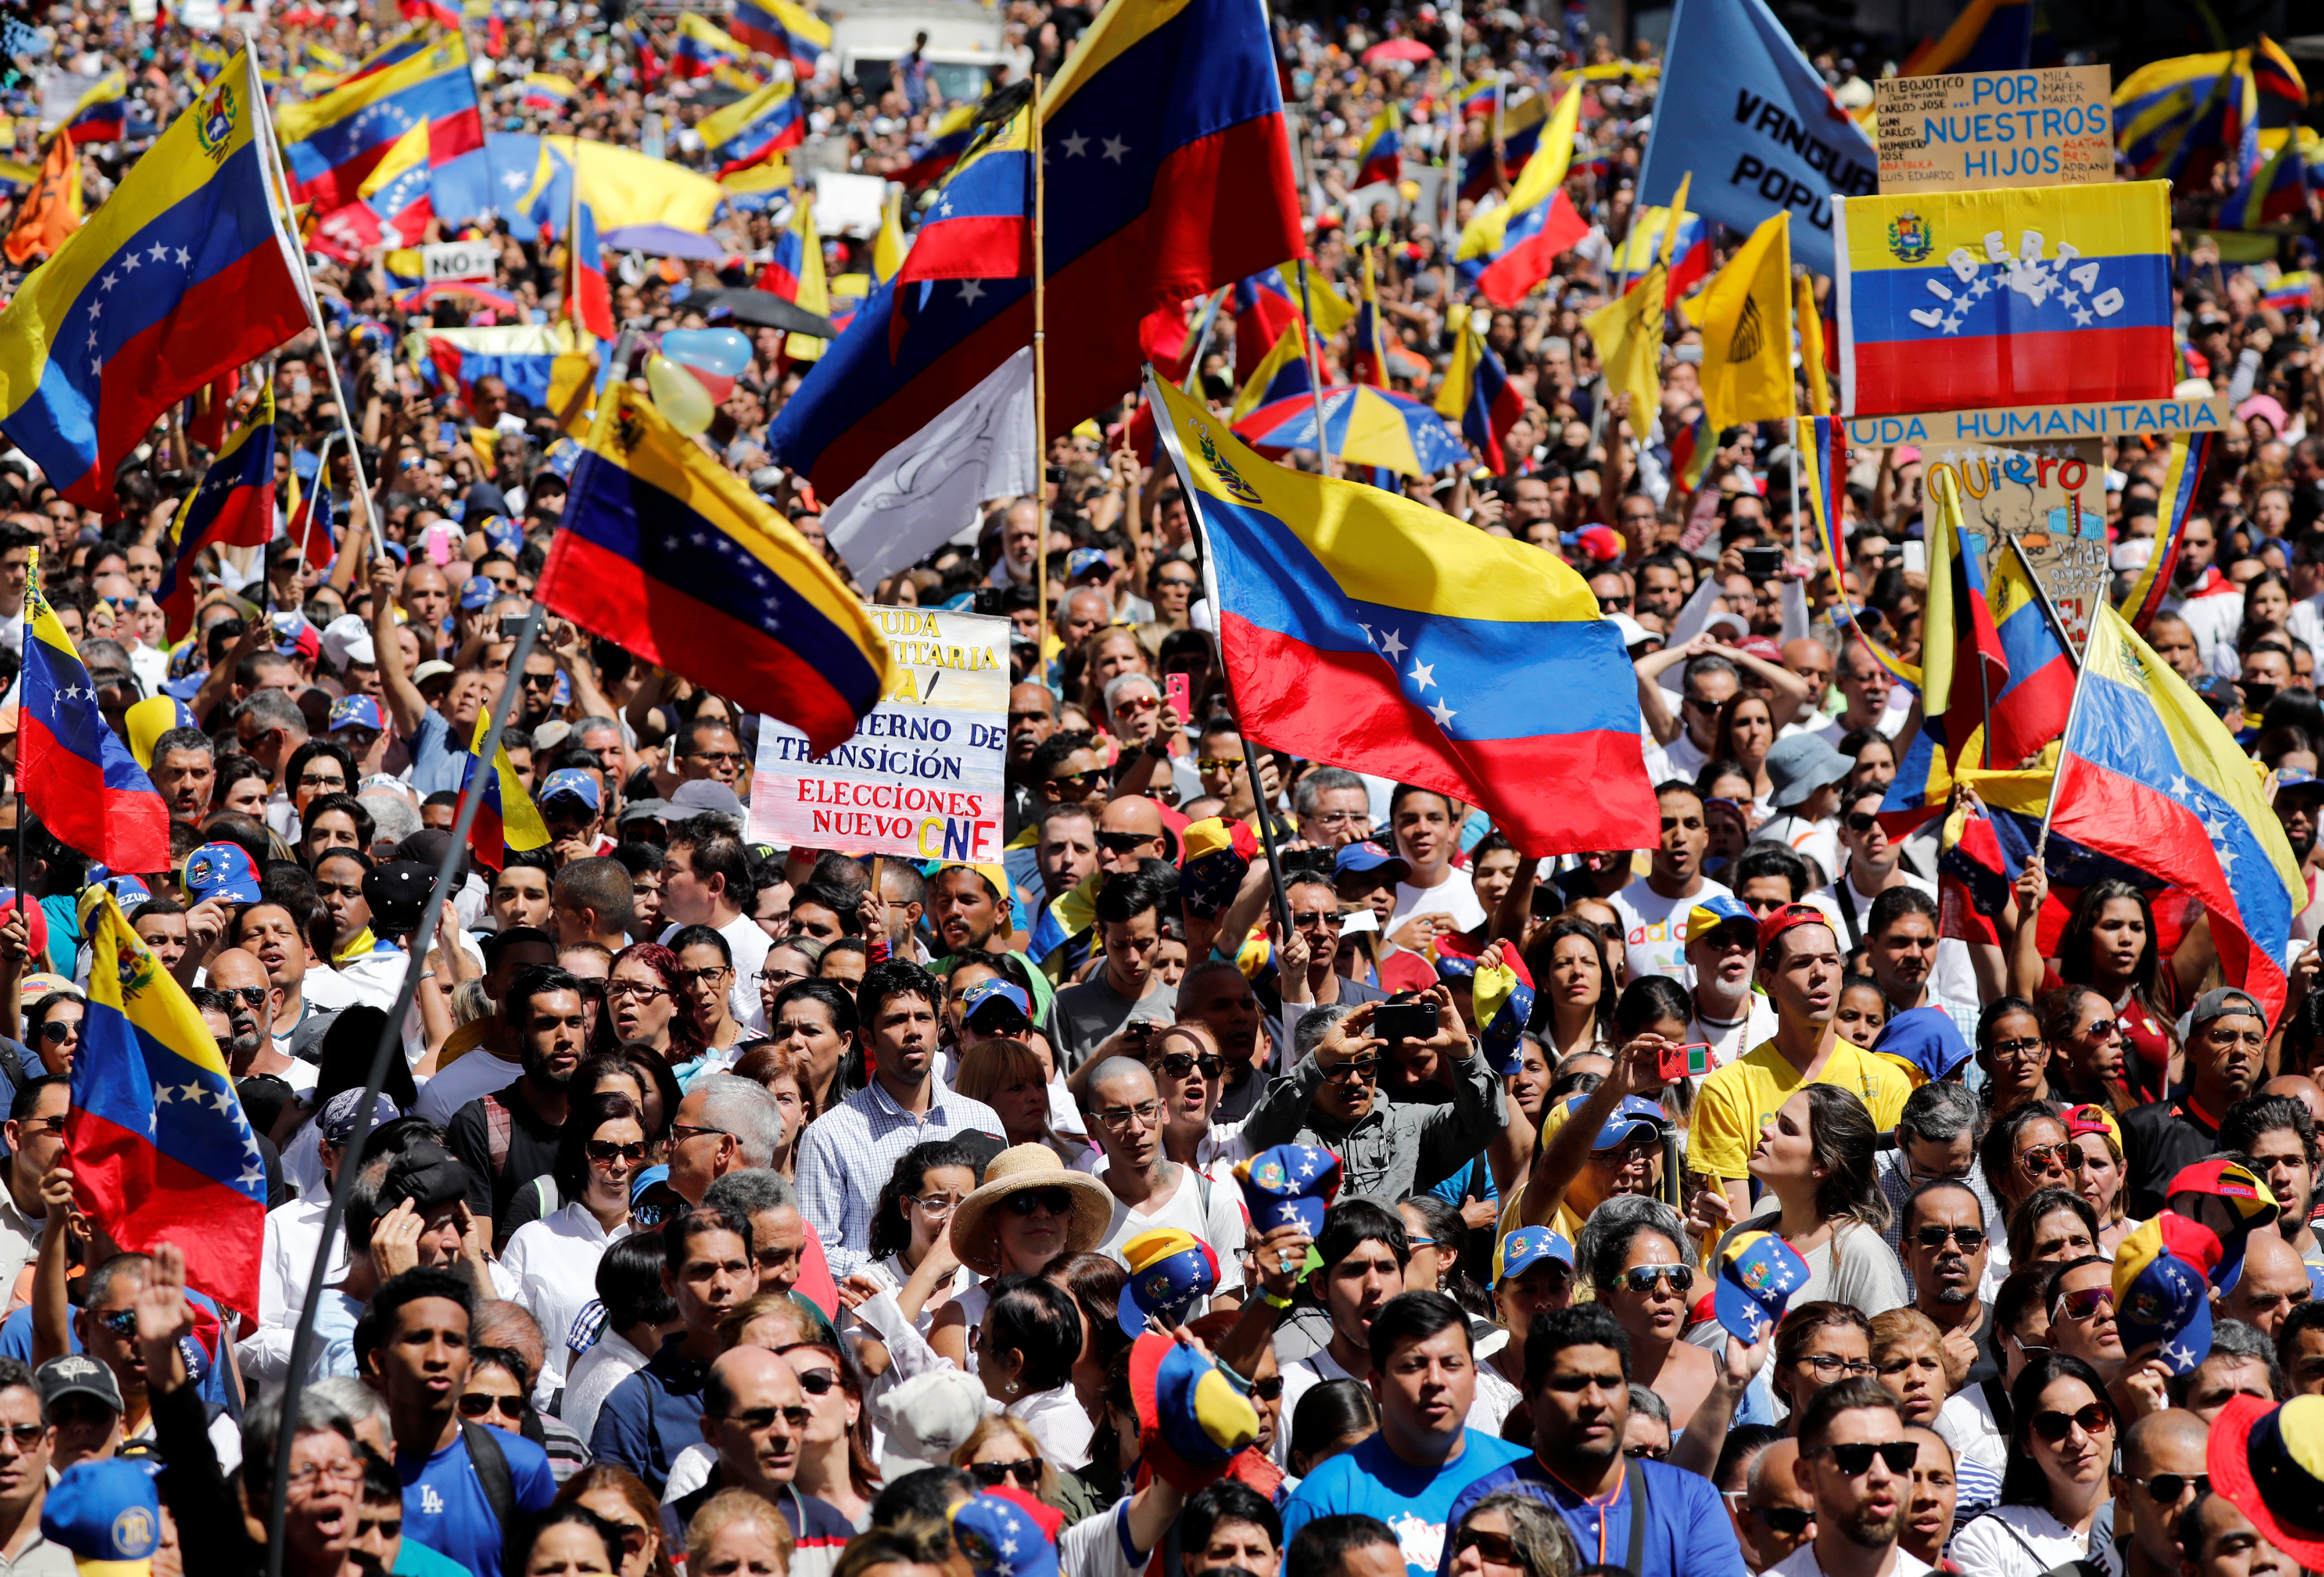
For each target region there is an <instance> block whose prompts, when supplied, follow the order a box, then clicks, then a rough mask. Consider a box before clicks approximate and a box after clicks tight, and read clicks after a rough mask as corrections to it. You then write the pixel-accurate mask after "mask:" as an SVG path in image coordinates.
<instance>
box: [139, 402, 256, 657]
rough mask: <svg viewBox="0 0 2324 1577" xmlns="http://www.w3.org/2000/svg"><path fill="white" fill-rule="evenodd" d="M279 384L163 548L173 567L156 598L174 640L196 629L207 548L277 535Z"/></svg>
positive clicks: (190, 497)
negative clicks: (199, 570) (200, 567)
mask: <svg viewBox="0 0 2324 1577" xmlns="http://www.w3.org/2000/svg"><path fill="white" fill-rule="evenodd" d="M274 446H275V429H274V385H273V384H272V383H268V384H266V385H265V386H264V387H263V389H262V390H261V391H260V392H259V396H258V400H257V402H256V403H255V404H254V405H253V406H252V407H251V408H250V413H249V415H247V416H246V417H244V419H243V420H242V424H241V425H240V426H239V427H237V428H235V430H234V436H232V437H231V438H227V439H226V447H224V448H222V449H220V450H219V451H218V457H217V459H216V460H213V461H212V462H211V463H210V467H209V469H208V471H206V472H204V473H203V474H202V480H201V485H199V486H198V487H196V488H195V489H194V490H193V491H192V492H191V493H188V494H186V496H185V499H184V501H183V502H181V503H180V504H179V505H178V512H177V514H176V516H175V517H174V518H173V519H172V520H171V522H170V538H169V540H168V542H166V543H165V544H163V551H164V553H165V554H166V555H167V556H168V559H169V563H168V566H167V567H165V568H164V569H163V570H162V571H161V585H160V586H157V587H155V588H154V592H153V599H154V601H156V602H158V603H160V604H161V611H162V613H163V615H164V617H165V622H166V625H167V628H168V630H169V632H170V639H171V640H172V641H176V640H180V639H182V638H183V637H185V636H186V635H188V634H189V633H191V632H192V631H193V627H194V597H195V594H196V593H197V592H198V591H199V590H200V577H199V576H198V575H197V574H196V572H195V565H194V561H195V560H196V559H197V558H199V557H200V556H201V553H202V550H203V549H205V548H211V547H232V548H263V547H264V546H265V545H266V544H267V542H268V541H269V540H270V539H272V537H273V535H274Z"/></svg>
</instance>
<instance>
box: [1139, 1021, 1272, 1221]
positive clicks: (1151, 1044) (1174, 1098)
mask: <svg viewBox="0 0 2324 1577" xmlns="http://www.w3.org/2000/svg"><path fill="white" fill-rule="evenodd" d="M1146 1067H1147V1071H1148V1072H1149V1073H1151V1074H1153V1075H1154V1093H1156V1094H1157V1095H1158V1096H1159V1097H1161V1101H1162V1153H1163V1155H1164V1156H1165V1157H1167V1158H1168V1159H1170V1160H1173V1161H1176V1162H1177V1163H1178V1165H1180V1166H1182V1167H1194V1169H1195V1170H1196V1171H1200V1172H1209V1173H1211V1174H1212V1176H1213V1180H1215V1181H1220V1182H1224V1183H1227V1184H1228V1185H1229V1186H1232V1185H1233V1183H1232V1178H1231V1168H1232V1167H1233V1165H1234V1163H1235V1162H1236V1161H1238V1160H1240V1159H1242V1158H1243V1157H1245V1156H1247V1155H1249V1154H1250V1149H1249V1148H1248V1147H1246V1146H1245V1145H1244V1144H1243V1142H1242V1124H1241V1123H1240V1122H1231V1123H1226V1124H1222V1125H1217V1124H1213V1122H1212V1120H1211V1119H1212V1117H1213V1115H1214V1114H1215V1113H1216V1112H1217V1111H1218V1109H1219V1097H1220V1096H1221V1095H1222V1094H1223V1093H1225V1091H1226V1069H1227V1065H1226V1059H1225V1058H1223V1057H1222V1056H1220V1055H1219V1043H1218V1041H1217V1040H1216V1039H1215V1038H1214V1037H1213V1036H1212V1034H1211V1031H1210V1028H1209V1027H1208V1026H1206V1025H1203V1024H1201V1023H1197V1022H1195V1021H1194V1020H1191V1019H1190V1020H1188V1021H1187V1022H1185V1023H1184V1024H1173V1025H1171V1026H1170V1027H1169V1028H1167V1029H1156V1030H1153V1031H1151V1032H1150V1033H1149V1034H1148V1037H1147V1040H1146Z"/></svg>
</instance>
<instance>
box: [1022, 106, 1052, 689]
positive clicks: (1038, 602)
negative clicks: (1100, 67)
mask: <svg viewBox="0 0 2324 1577" xmlns="http://www.w3.org/2000/svg"><path fill="white" fill-rule="evenodd" d="M1027 115H1028V119H1029V121H1030V123H1031V124H1030V125H1029V127H1028V131H1029V133H1030V141H1031V143H1032V152H1033V504H1034V508H1035V510H1036V511H1037V512H1038V514H1039V516H1040V518H1039V520H1038V521H1037V523H1036V524H1035V527H1034V530H1035V531H1036V532H1037V533H1038V534H1037V536H1036V537H1035V538H1034V540H1033V586H1034V591H1033V605H1034V608H1035V609H1036V611H1037V612H1036V617H1037V620H1038V622H1039V624H1040V630H1041V633H1040V634H1039V635H1038V636H1037V638H1036V639H1037V640H1038V641H1040V642H1041V643H1042V645H1043V646H1045V647H1046V646H1047V643H1048V640H1049V493H1048V475H1049V391H1048V378H1047V373H1048V359H1047V358H1048V346H1047V338H1048V291H1047V289H1046V281H1045V279H1044V277H1043V276H1045V275H1046V274H1047V272H1049V259H1048V244H1047V231H1046V226H1045V223H1044V213H1043V209H1044V208H1045V206H1046V205H1047V197H1048V193H1047V185H1048V182H1047V180H1046V179H1045V178H1044V176H1043V174H1042V171H1041V75H1040V73H1039V72H1035V73H1034V74H1033V98H1032V107H1031V108H1030V109H1029V110H1028V111H1027ZM1048 671H1049V665H1048V664H1047V662H1046V661H1044V662H1043V663H1042V664H1041V677H1042V678H1047V677H1048Z"/></svg>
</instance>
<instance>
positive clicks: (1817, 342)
mask: <svg viewBox="0 0 2324 1577" xmlns="http://www.w3.org/2000/svg"><path fill="white" fill-rule="evenodd" d="M1797 295H1798V303H1799V304H1798V305H1797V306H1796V307H1795V308H1794V312H1795V313H1796V314H1797V318H1796V321H1797V322H1798V324H1799V326H1800V362H1801V364H1802V365H1803V366H1804V367H1805V368H1806V370H1807V374H1808V414H1809V415H1811V416H1830V415H1831V380H1830V379H1829V378H1827V377H1825V376H1824V370H1823V318H1822V316H1821V314H1820V313H1818V312H1817V311H1816V299H1815V281H1813V280H1812V279H1810V278H1808V276H1807V275H1805V274H1802V275H1801V276H1800V278H1799V285H1798V291H1797Z"/></svg>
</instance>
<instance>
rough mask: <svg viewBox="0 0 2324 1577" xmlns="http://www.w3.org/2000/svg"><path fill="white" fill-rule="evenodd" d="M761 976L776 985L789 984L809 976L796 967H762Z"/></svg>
mask: <svg viewBox="0 0 2324 1577" xmlns="http://www.w3.org/2000/svg"><path fill="white" fill-rule="evenodd" d="M759 978H760V979H761V980H763V981H766V982H769V983H770V984H772V985H775V986H787V985H788V984H790V983H791V982H793V981H795V980H805V979H806V978H807V976H806V975H804V974H802V973H799V972H798V970H796V969H762V970H761V971H759Z"/></svg>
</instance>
